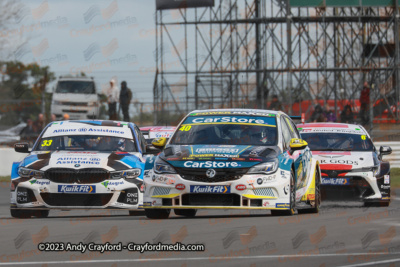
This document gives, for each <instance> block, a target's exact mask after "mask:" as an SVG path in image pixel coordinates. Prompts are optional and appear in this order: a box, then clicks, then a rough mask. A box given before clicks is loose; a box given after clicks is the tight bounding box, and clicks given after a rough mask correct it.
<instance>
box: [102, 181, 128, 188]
mask: <svg viewBox="0 0 400 267" xmlns="http://www.w3.org/2000/svg"><path fill="white" fill-rule="evenodd" d="M101 184H102V185H103V186H104V187H105V188H107V186H118V185H123V184H124V181H105V182H102V183H101Z"/></svg>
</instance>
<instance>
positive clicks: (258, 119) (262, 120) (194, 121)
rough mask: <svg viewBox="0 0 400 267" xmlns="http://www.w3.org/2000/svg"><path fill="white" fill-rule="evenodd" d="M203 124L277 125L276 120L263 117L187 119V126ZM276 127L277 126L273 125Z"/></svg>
mask: <svg viewBox="0 0 400 267" xmlns="http://www.w3.org/2000/svg"><path fill="white" fill-rule="evenodd" d="M197 123H198V124H203V123H234V124H261V125H271V124H272V123H275V120H274V119H270V118H262V117H245V116H240V117H235V116H227V117H221V116H207V117H197V118H194V117H189V118H187V119H186V121H185V124H197ZM273 125H274V126H275V124H273Z"/></svg>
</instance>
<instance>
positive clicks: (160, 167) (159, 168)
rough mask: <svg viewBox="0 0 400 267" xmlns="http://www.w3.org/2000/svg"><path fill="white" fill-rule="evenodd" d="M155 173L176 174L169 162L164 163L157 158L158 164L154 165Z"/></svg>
mask: <svg viewBox="0 0 400 267" xmlns="http://www.w3.org/2000/svg"><path fill="white" fill-rule="evenodd" d="M154 172H155V173H158V174H160V173H176V171H175V169H174V168H173V167H172V166H171V165H170V164H168V163H167V162H165V161H163V160H162V159H160V158H157V160H156V163H155V164H154Z"/></svg>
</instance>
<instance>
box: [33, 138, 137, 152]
mask: <svg viewBox="0 0 400 267" xmlns="http://www.w3.org/2000/svg"><path fill="white" fill-rule="evenodd" d="M55 150H70V151H99V152H113V151H122V152H137V148H136V145H135V142H134V140H132V139H127V138H121V137H115V136H101V135H65V136H53V137H47V138H42V139H40V140H39V142H38V145H37V147H36V149H35V151H55Z"/></svg>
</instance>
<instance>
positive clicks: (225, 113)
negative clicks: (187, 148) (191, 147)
mask: <svg viewBox="0 0 400 267" xmlns="http://www.w3.org/2000/svg"><path fill="white" fill-rule="evenodd" d="M229 114H232V115H252V116H267V117H275V114H271V113H264V112H258V111H211V112H199V113H191V114H190V116H205V115H229Z"/></svg>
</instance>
